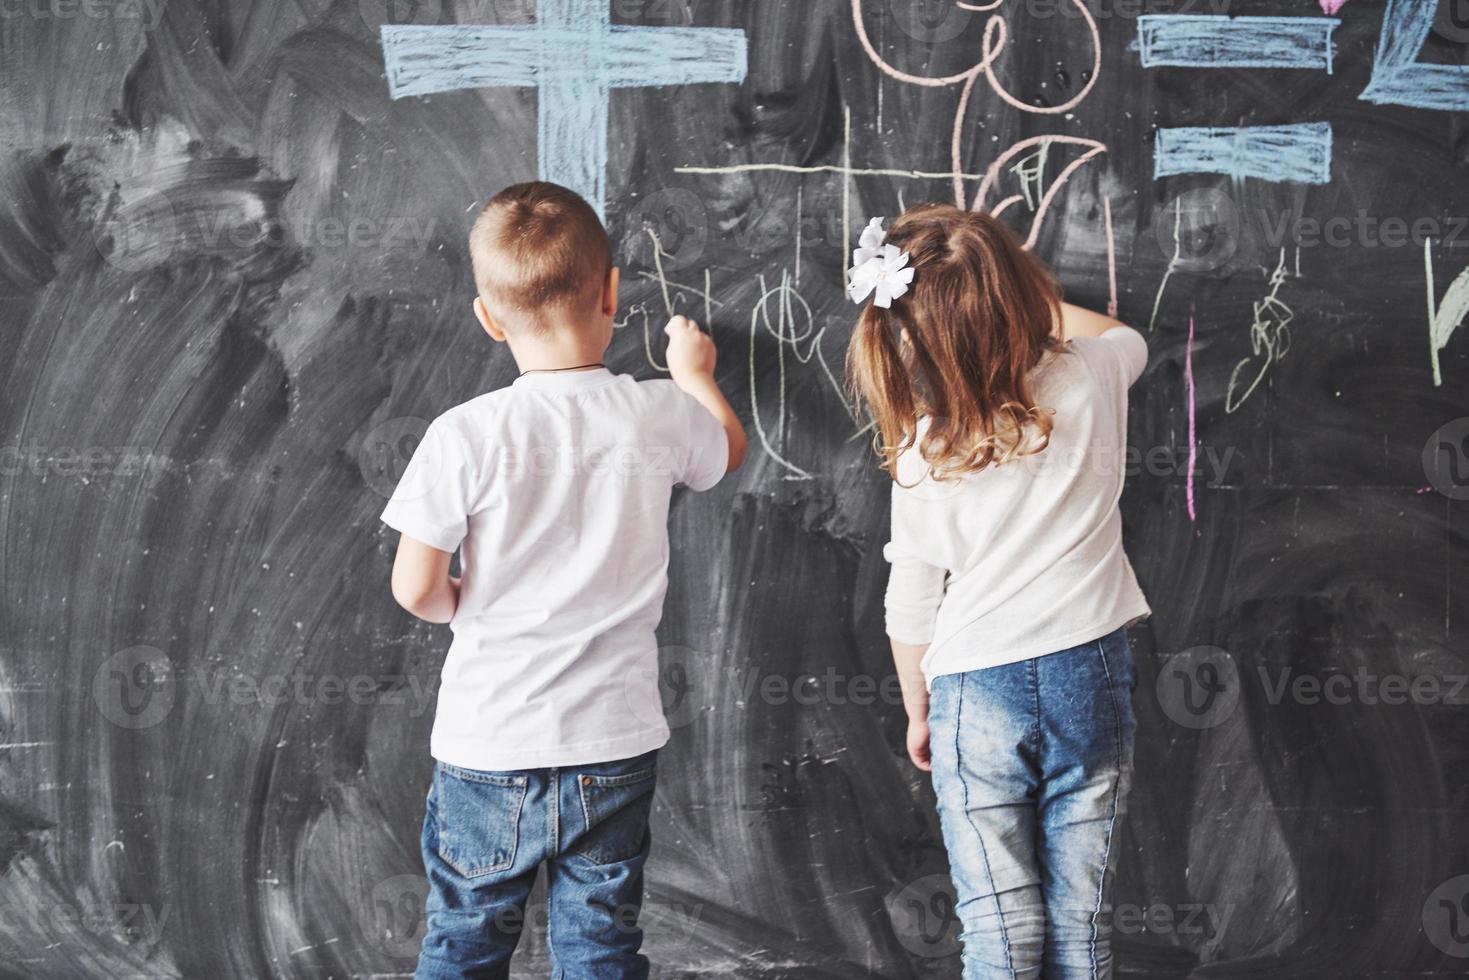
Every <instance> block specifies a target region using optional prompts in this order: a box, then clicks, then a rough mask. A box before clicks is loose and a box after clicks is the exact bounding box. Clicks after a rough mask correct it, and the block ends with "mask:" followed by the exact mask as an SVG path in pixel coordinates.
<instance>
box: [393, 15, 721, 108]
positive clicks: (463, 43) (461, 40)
mask: <svg viewBox="0 0 1469 980" xmlns="http://www.w3.org/2000/svg"><path fill="white" fill-rule="evenodd" d="M382 42H383V61H384V63H385V65H386V66H387V73H388V94H389V95H390V96H391V97H392V98H395V99H402V98H407V97H410V96H416V95H432V94H434V93H436V92H454V91H458V90H460V89H468V88H492V87H497V86H502V85H508V86H544V85H549V84H552V83H554V82H557V81H562V80H565V81H567V82H569V83H571V84H573V85H574V86H576V87H578V88H580V89H584V90H585V91H586V93H587V97H588V98H596V97H597V96H596V91H597V90H598V89H600V88H637V87H644V86H664V85H693V84H698V83H701V82H742V81H744V80H745V66H746V61H747V54H746V45H747V42H746V37H745V32H744V31H743V30H740V29H738V28H713V27H658V28H642V27H620V26H613V27H611V28H608V29H606V30H604V31H601V32H589V31H585V30H579V29H576V28H572V27H556V26H551V27H531V26H527V27H518V26H517V27H498V26H488V25H470V24H466V25H446V26H442V27H438V26H433V27H425V26H419V25H414V24H403V25H394V24H384V25H383V27H382Z"/></svg>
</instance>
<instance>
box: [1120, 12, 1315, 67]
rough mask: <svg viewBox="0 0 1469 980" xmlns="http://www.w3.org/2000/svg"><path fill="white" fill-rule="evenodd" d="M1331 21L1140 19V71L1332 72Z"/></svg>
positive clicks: (1180, 16)
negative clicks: (1261, 70)
mask: <svg viewBox="0 0 1469 980" xmlns="http://www.w3.org/2000/svg"><path fill="white" fill-rule="evenodd" d="M1340 23H1341V21H1340V20H1338V19H1337V18H1335V17H1211V16H1207V15H1196V14H1150V15H1147V16H1144V17H1139V18H1138V22H1137V40H1136V41H1134V42H1133V43H1132V48H1133V49H1134V50H1136V51H1138V52H1139V53H1140V55H1141V56H1142V62H1143V67H1144V68H1162V67H1174V68H1313V69H1316V70H1318V71H1324V72H1327V73H1328V74H1330V72H1331V57H1332V41H1331V33H1332V31H1334V30H1336V27H1337V25H1338V24H1340Z"/></svg>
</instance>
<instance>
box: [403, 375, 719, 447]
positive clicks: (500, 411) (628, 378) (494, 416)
mask: <svg viewBox="0 0 1469 980" xmlns="http://www.w3.org/2000/svg"><path fill="white" fill-rule="evenodd" d="M606 388H607V389H609V390H612V391H616V392H619V393H626V394H630V395H632V396H633V400H634V401H635V402H638V403H642V405H643V406H644V407H645V408H647V409H650V410H653V411H679V410H681V409H682V408H683V407H684V405H685V403H686V401H688V400H690V396H689V395H687V394H685V393H684V390H683V389H682V388H680V387H679V386H678V385H676V384H674V383H673V381H672V380H670V379H668V378H651V379H649V380H647V381H639V380H637V379H636V378H634V377H633V376H632V375H630V374H619V375H615V376H614V378H613V383H612V384H610V385H607V386H606ZM523 394H524V392H523V391H520V390H519V389H517V388H516V387H515V385H513V384H511V385H506V386H505V387H503V388H496V389H495V390H494V391H487V392H485V393H484V394H483V395H476V396H475V397H473V398H471V399H469V400H468V401H465V402H460V403H459V404H458V405H455V406H454V407H453V408H450V409H448V410H446V411H444V412H443V413H442V414H440V415H439V416H438V417H437V418H435V419H434V420H433V423H432V426H433V427H434V428H436V429H442V430H452V431H455V432H458V433H462V434H470V433H473V432H475V431H478V430H482V429H484V428H485V427H486V426H488V425H492V424H494V422H495V421H496V420H498V419H502V418H504V417H505V416H506V415H508V414H513V413H514V411H515V410H516V407H517V404H518V403H519V402H520V400H521V399H520V396H521V395H523Z"/></svg>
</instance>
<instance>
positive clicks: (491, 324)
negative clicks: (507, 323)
mask: <svg viewBox="0 0 1469 980" xmlns="http://www.w3.org/2000/svg"><path fill="white" fill-rule="evenodd" d="M474 315H475V318H476V319H478V320H479V325H480V326H482V327H484V328H485V333H487V334H489V335H490V339H491V340H494V341H498V342H499V343H502V344H503V343H504V342H505V331H504V330H502V329H500V325H499V324H498V323H496V322H495V318H494V317H492V316H490V308H489V307H488V306H486V305H485V301H484V299H483V298H482V297H479V296H476V297H475V298H474Z"/></svg>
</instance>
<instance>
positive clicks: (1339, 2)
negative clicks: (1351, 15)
mask: <svg viewBox="0 0 1469 980" xmlns="http://www.w3.org/2000/svg"><path fill="white" fill-rule="evenodd" d="M1346 2H1347V0H1321V12H1322V13H1323V14H1325V15H1326V16H1328V17H1333V16H1335V15H1336V12H1337V11H1338V10H1340V9H1341V8H1342V7H1343V6H1344V5H1345V4H1346Z"/></svg>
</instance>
